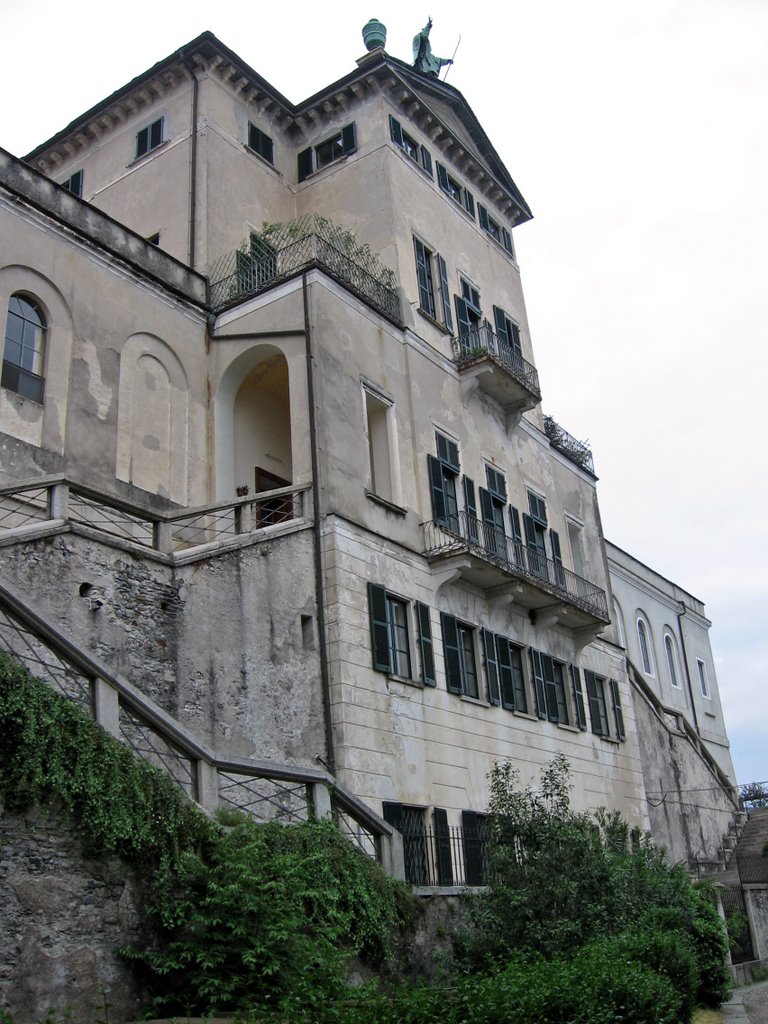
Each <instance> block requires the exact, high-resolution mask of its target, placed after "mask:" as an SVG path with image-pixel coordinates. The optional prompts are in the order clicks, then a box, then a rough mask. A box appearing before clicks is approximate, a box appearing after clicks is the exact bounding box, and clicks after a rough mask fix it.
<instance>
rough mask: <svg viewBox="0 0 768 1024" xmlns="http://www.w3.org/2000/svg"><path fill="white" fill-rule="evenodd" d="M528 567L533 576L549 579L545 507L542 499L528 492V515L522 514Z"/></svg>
mask: <svg viewBox="0 0 768 1024" xmlns="http://www.w3.org/2000/svg"><path fill="white" fill-rule="evenodd" d="M523 527H524V529H525V542H526V545H527V548H528V567H529V569H530V571H531V572H532V573H533V574H534V575H535V576H540V577H541V578H542V579H549V567H548V565H547V543H546V536H547V507H546V504H545V502H544V499H543V498H540V497H539V496H538V494H534V493H533V492H532V491H528V514H525V513H523Z"/></svg>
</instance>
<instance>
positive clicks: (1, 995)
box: [0, 804, 145, 1024]
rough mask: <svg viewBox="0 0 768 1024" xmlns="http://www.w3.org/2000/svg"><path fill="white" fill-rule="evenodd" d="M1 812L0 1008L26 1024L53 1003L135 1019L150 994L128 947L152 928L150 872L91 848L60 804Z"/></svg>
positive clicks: (91, 1017) (80, 1012)
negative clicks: (148, 920)
mask: <svg viewBox="0 0 768 1024" xmlns="http://www.w3.org/2000/svg"><path fill="white" fill-rule="evenodd" d="M0 814H1V816H0V1007H2V1008H3V1009H7V1010H9V1011H10V1012H11V1013H12V1014H13V1017H14V1020H15V1021H16V1024H33V1022H37V1021H39V1020H42V1018H43V1017H44V1016H45V1014H46V1012H47V1011H48V1010H49V1009H51V1008H53V1009H54V1010H55V1011H56V1015H57V1019H59V1018H60V1017H63V1015H64V1013H65V1011H67V1009H69V1011H70V1012H71V1014H72V1019H73V1020H76V1021H96V1020H106V1019H109V1020H130V1019H134V1018H135V1017H136V1016H137V1012H138V1010H139V1008H140V1005H141V1001H142V998H141V996H142V994H141V990H140V987H139V985H138V983H137V980H136V978H135V975H134V973H133V970H132V968H131V966H130V965H129V963H128V962H127V961H126V960H125V959H124V958H123V957H121V956H120V953H119V950H120V949H121V948H122V947H130V946H134V945H136V944H138V943H139V940H140V937H141V935H142V933H143V929H144V928H145V926H144V925H143V924H142V919H141V915H142V905H143V896H142V888H141V883H140V879H139V878H138V877H137V876H136V875H135V874H134V873H133V872H131V871H130V870H129V869H128V868H127V867H126V866H125V865H124V864H123V863H122V862H121V861H119V860H117V858H109V859H106V860H105V859H102V858H100V859H98V860H97V859H93V858H87V857H85V856H84V854H83V848H82V844H81V842H80V840H79V839H78V837H77V836H76V835H75V833H74V830H73V828H72V825H71V823H70V821H69V820H68V819H67V818H66V816H64V815H63V814H62V813H60V812H59V811H57V810H55V809H54V810H52V811H50V812H48V811H40V810H30V811H27V812H24V813H10V812H9V811H7V810H6V809H5V808H3V807H2V805H1V804H0ZM105 1001H106V1002H107V1003H109V1004H110V1005H109V1010H108V1014H107V1013H105V1007H104V1002H105Z"/></svg>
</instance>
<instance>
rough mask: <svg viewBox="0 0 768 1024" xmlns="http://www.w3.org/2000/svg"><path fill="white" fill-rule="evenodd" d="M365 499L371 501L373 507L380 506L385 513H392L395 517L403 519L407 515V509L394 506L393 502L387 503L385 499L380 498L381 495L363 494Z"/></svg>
mask: <svg viewBox="0 0 768 1024" xmlns="http://www.w3.org/2000/svg"><path fill="white" fill-rule="evenodd" d="M365 496H366V498H368V500H369V501H372V502H373V503H374V505H381V507H382V508H384V509H386V510H387V512H393V513H394V514H395V515H397V516H401V517H402V518H403V519H405V517H406V516H407V515H408V509H407V508H403V507H402V505H395V503H394V502H392V501H388V500H387V499H386V498H382V497H381V495H379V494H375V493H374V492H373V491H368V490H367V491H366V492H365Z"/></svg>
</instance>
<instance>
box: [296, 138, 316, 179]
mask: <svg viewBox="0 0 768 1024" xmlns="http://www.w3.org/2000/svg"><path fill="white" fill-rule="evenodd" d="M313 170H314V167H313V160H312V147H311V146H310V147H309V149H302V151H301V152H300V153H299V181H304V179H305V178H308V177H309V176H310V174H311V173H312V171H313Z"/></svg>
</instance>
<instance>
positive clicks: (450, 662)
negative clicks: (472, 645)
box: [440, 612, 461, 693]
mask: <svg viewBox="0 0 768 1024" xmlns="http://www.w3.org/2000/svg"><path fill="white" fill-rule="evenodd" d="M440 623H441V625H442V628H443V655H444V657H445V683H446V689H447V690H448V692H449V693H461V652H460V651H459V631H458V629H457V627H456V619H454V617H453V616H452V615H446V614H445V613H444V612H441V613H440Z"/></svg>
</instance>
